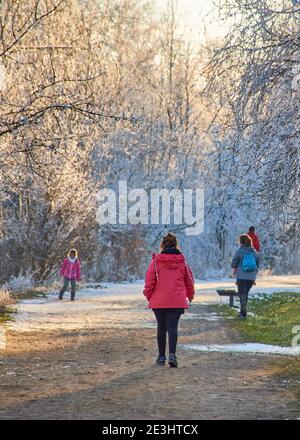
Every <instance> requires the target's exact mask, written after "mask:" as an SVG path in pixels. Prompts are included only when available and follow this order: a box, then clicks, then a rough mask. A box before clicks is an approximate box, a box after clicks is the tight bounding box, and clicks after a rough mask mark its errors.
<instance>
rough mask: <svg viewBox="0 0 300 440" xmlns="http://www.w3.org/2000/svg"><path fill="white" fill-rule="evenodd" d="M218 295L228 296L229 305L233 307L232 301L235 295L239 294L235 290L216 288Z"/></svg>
mask: <svg viewBox="0 0 300 440" xmlns="http://www.w3.org/2000/svg"><path fill="white" fill-rule="evenodd" d="M217 293H218V294H219V295H220V296H229V306H230V307H233V301H234V297H235V296H239V294H238V292H236V291H235V290H217Z"/></svg>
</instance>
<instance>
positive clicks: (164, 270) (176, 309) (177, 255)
mask: <svg viewBox="0 0 300 440" xmlns="http://www.w3.org/2000/svg"><path fill="white" fill-rule="evenodd" d="M160 249H161V253H160V254H154V255H153V258H152V261H151V263H150V266H149V268H148V271H147V274H146V280H145V288H144V295H145V296H146V298H147V300H148V302H149V308H151V309H152V310H153V312H154V314H155V316H156V320H157V343H158V350H159V355H158V358H157V360H156V364H157V365H165V363H166V338H167V333H168V337H169V365H170V367H177V366H178V364H177V357H176V346H177V338H178V323H179V319H180V316H181V315H182V314H183V313H184V310H185V309H187V308H188V307H189V303H188V301H190V302H191V301H192V300H193V298H194V294H195V291H194V277H193V273H192V271H191V269H190V268H189V267H188V265H187V264H186V262H185V258H184V256H183V255H182V254H181V252H180V250H179V249H178V247H177V239H176V237H175V235H173V234H170V233H169V234H167V235H166V236H165V237H164V238H163V240H162V243H161V245H160Z"/></svg>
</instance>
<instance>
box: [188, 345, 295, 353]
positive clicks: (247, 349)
mask: <svg viewBox="0 0 300 440" xmlns="http://www.w3.org/2000/svg"><path fill="white" fill-rule="evenodd" d="M182 347H183V348H185V349H187V350H197V351H205V352H208V351H217V352H222V353H224V352H226V353H254V354H281V355H286V356H300V346H296V347H280V346H278V345H267V344H257V343H245V344H224V345H197V344H190V345H183V346H182Z"/></svg>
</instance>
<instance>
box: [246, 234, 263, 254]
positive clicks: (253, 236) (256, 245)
mask: <svg viewBox="0 0 300 440" xmlns="http://www.w3.org/2000/svg"><path fill="white" fill-rule="evenodd" d="M247 235H249V237H250V238H251V239H252V246H253V247H254V249H255V250H256V251H257V252H259V251H260V242H259V238H258V235H257V234H255V232H248V234H247Z"/></svg>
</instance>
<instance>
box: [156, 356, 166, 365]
mask: <svg viewBox="0 0 300 440" xmlns="http://www.w3.org/2000/svg"><path fill="white" fill-rule="evenodd" d="M166 360H167V359H166V356H158V358H157V359H156V365H166Z"/></svg>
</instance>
